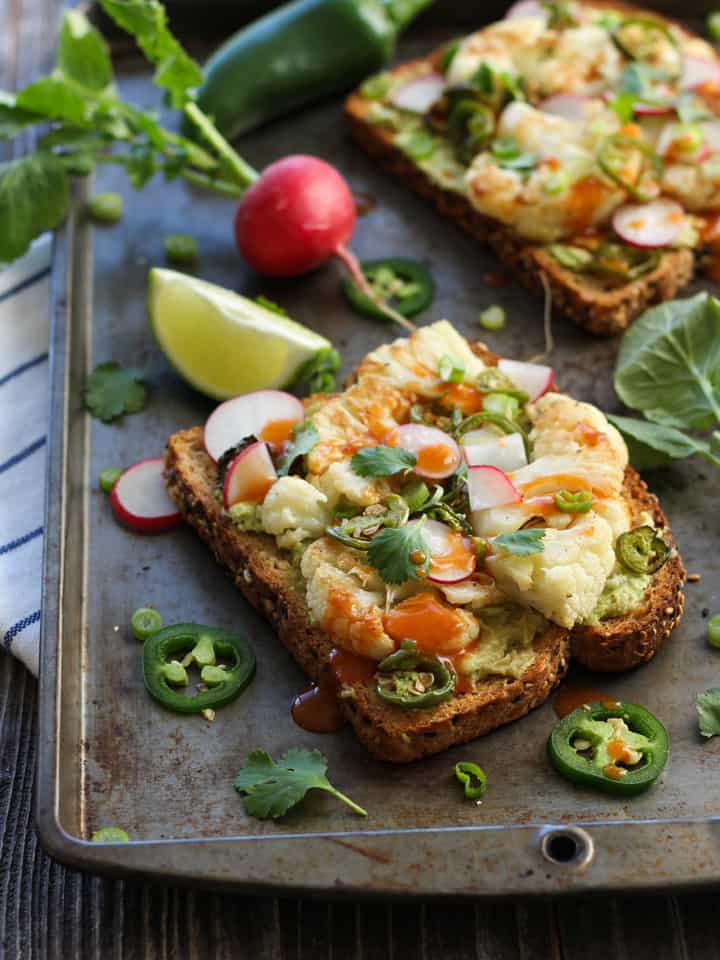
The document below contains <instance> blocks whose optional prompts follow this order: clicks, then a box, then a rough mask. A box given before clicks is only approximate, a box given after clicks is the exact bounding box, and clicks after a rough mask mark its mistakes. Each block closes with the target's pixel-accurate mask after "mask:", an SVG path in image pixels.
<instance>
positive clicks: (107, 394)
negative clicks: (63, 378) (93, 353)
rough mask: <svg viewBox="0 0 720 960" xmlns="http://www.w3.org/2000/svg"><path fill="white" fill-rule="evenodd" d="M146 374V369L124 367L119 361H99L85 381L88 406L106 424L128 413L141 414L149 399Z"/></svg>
mask: <svg viewBox="0 0 720 960" xmlns="http://www.w3.org/2000/svg"><path fill="white" fill-rule="evenodd" d="M143 376H144V374H143V371H142V370H138V369H136V368H135V367H127V368H123V367H121V366H120V364H119V363H115V362H111V363H100V364H98V366H97V367H95V369H94V370H93V372H92V373H91V374H90V376H89V377H88V378H87V382H86V384H85V406H86V407H87V409H88V410H89V411H90V413H91V414H92V415H93V416H94V417H97V418H98V419H99V420H102V421H103V422H104V423H111V422H112V421H113V420H117V419H118V418H119V417H122V416H123V414H125V413H139V412H140V411H141V410H143V409H144V408H145V404H146V402H147V391H146V389H145V387H144V385H143V382H142V380H143Z"/></svg>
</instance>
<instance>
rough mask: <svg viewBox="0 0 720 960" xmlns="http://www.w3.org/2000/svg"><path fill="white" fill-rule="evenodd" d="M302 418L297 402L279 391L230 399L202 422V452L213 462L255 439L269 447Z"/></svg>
mask: <svg viewBox="0 0 720 960" xmlns="http://www.w3.org/2000/svg"><path fill="white" fill-rule="evenodd" d="M304 418H305V408H304V407H303V405H302V403H301V401H300V400H298V398H297V397H294V396H293V395H292V394H291V393H285V392H284V391H282V390H256V391H254V393H245V394H243V395H242V396H240V397H233V398H232V400H226V401H225V403H221V404H220V406H219V407H216V408H215V409H214V410H213V412H212V413H211V414H210V416H209V417H208V418H207V421H206V423H205V449H206V450H207V452H208V454H209V455H210V457H211V458H212V459H213V460H214V461H215V462H216V463H217V461H218V460H219V459H220V457H221V456H222V455H223V454H224V453H225V451H226V450H229V449H230V447H234V446H235V445H236V444H238V443H241V442H242V441H243V440H244V439H245V437H251V436H255V437H257V438H258V439H259V440H266V441H267V442H268V443H270V444H276V445H279V444H281V443H282V442H283V441H284V440H287V439H288V437H289V436H290V432H291V430H292V428H293V427H294V426H295V424H296V423H299V422H300V421H301V420H303V419H304Z"/></svg>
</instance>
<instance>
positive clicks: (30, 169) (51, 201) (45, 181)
mask: <svg viewBox="0 0 720 960" xmlns="http://www.w3.org/2000/svg"><path fill="white" fill-rule="evenodd" d="M69 202H70V185H69V182H68V176H67V173H66V172H65V168H64V166H63V164H62V161H61V160H60V158H59V157H54V156H53V155H52V154H50V153H34V154H30V156H27V157H21V158H20V159H19V160H13V161H12V162H11V163H0V224H2V229H0V261H10V260H15V259H16V258H17V257H20V256H22V255H23V254H24V253H25V251H26V250H27V249H28V247H29V246H30V243H31V242H32V241H33V240H34V239H35V237H37V236H38V235H39V234H41V233H43V232H44V231H45V230H52V229H54V228H55V227H57V226H58V224H59V223H61V221H62V220H63V218H64V216H65V213H66V212H67V208H68V204H69Z"/></svg>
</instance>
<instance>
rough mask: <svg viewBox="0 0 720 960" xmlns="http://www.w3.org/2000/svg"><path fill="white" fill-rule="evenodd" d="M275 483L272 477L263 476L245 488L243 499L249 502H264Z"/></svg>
mask: <svg viewBox="0 0 720 960" xmlns="http://www.w3.org/2000/svg"><path fill="white" fill-rule="evenodd" d="M274 483H275V480H274V479H273V478H272V477H262V478H261V479H259V480H256V481H255V483H253V484H249V485H248V486H247V487H245V488H244V489H243V494H242V497H241V499H242V500H243V501H245V502H247V503H262V502H263V500H264V499H265V497H266V496H267V494H268V490H269V489H270V487H271V486H272V485H273V484H274Z"/></svg>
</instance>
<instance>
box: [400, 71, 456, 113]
mask: <svg viewBox="0 0 720 960" xmlns="http://www.w3.org/2000/svg"><path fill="white" fill-rule="evenodd" d="M444 89H445V77H443V76H441V75H440V74H439V73H428V74H425V76H424V77H417V78H416V79H415V80H411V81H410V82H409V83H406V84H404V85H403V86H402V87H399V88H398V89H397V90H395V91H394V93H393V94H392V96H391V97H390V102H391V103H392V105H393V106H394V107H398V108H399V109H400V110H410V111H412V112H413V113H427V111H428V110H429V109H430V107H431V106H432V105H433V104H434V103H435V101H436V100H438V99H439V98H440V97H441V96H442V92H443V90H444Z"/></svg>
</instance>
